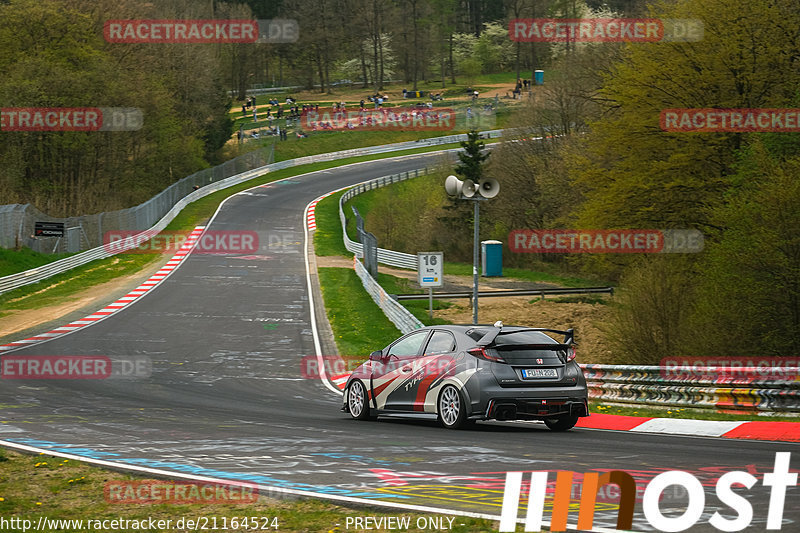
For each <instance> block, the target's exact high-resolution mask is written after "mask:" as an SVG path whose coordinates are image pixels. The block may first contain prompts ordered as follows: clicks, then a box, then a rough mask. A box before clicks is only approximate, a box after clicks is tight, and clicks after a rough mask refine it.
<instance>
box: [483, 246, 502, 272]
mask: <svg viewBox="0 0 800 533" xmlns="http://www.w3.org/2000/svg"><path fill="white" fill-rule="evenodd" d="M481 257H482V259H481V271H482V272H483V275H484V276H487V277H488V276H502V275H503V243H502V242H500V241H482V242H481Z"/></svg>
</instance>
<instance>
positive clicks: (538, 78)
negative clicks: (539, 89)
mask: <svg viewBox="0 0 800 533" xmlns="http://www.w3.org/2000/svg"><path fill="white" fill-rule="evenodd" d="M533 83H535V84H536V85H544V71H543V70H534V71H533Z"/></svg>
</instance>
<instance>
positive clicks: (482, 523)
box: [0, 448, 497, 533]
mask: <svg viewBox="0 0 800 533" xmlns="http://www.w3.org/2000/svg"><path fill="white" fill-rule="evenodd" d="M141 479H143V478H137V477H133V476H129V475H126V474H122V473H117V472H110V471H107V470H101V469H99V468H95V467H93V466H90V465H88V464H86V463H82V462H78V461H72V460H65V459H62V458H60V457H52V456H48V455H33V456H31V455H23V454H19V453H17V452H14V451H6V450H3V449H2V448H0V516H2V517H4V518H5V519H10V518H19V519H27V520H31V521H32V525H31V526H30V528H29V530H30V529H33V528H35V527H36V525H37V523H38V522H39V520H40V519H42V518H43V517H46V518H47V519H49V520H51V522H50V524H49V526H50V527H44V528H42V530H43V531H44V530H50V531H55V530H58V531H70V532H71V531H86V530H88V529H91V528H87V527H86V523H85V521H86V520H87V519H91V520H92V521H94V520H115V519H126V520H143V521H145V523H147V521H148V520H149V519H151V518H152V519H154V520H156V521H157V520H172V527H169V528H156V529H150V531H177V530H179V529H178V528H177V527H176V525H175V524H176V522H177V520H178V519H179V518H181V517H186V518H193V519H196V518H197V517H206V518H207V519H208V520H209V522H208V525H209V529H211V524H212V522H211V520H212V519H214V518H216V520H217V527H216V528H214V529H218V530H224V531H255V530H256V529H261V526H262V524H263V520H262V519H261V518H260V517H268V518H269V520H268V521H267V523H268V525H269V527H267V528H265V530H267V531H276V530H277V531H305V532H322V533H328V532H330V531H339V530H344V523H345V519H346V517H348V516H410V517H411V523H412V524H414V523H416V519H417V517H419V516H425V515H422V514H418V513H404V512H402V511H399V510H398V511H389V512H387V511H386V510H381V509H379V508H358V509H354V508H348V507H343V506H340V505H335V504H332V503H328V502H325V501H319V500H306V499H301V500H275V499H269V498H267V497H266V496H265V495H261V496H259V497H258V500H257V501H256V502H254V503H246V504H245V503H242V504H227V505H225V504H219V503H213V502H212V503H195V504H170V503H158V504H152V503H138V504H121V503H115V502H113V501H108V500H106V497H105V495H104V489H105V487H106V485H107V484H108V483H120V482H122V483H124V482H127V481H136V480H141ZM158 483H159V485H163V484H164V483H170V482H169V481H167V480H159V481H158ZM201 487H202V485H201ZM212 494H214V493H212ZM243 517H259V521H258V528H253V526H252V523H251V525H250V526H249V527H245V526H244V525H243ZM234 518H236V519H237V521H238V522H239V523H240V524H242V526H240V527H236V528H233V527H222V524H223V520H225V521H226V522H227V523H228V524H229V525H230V523H231V520H232V519H234ZM273 518H277V521H275V522H273ZM52 520H84V527H75V524H72V525H71V526H69V525H62V526H61V527H57V526H56V525H55V524H53V522H52ZM251 520H252V519H251ZM339 524H341V528H339V527H337V526H338V525H339ZM461 524H463V525H461ZM274 525H277V526H278V527H277V528H273V526H274ZM453 526H454V527H453V529H451V530H450V531H452V532H454V533H472V532H475V533H477V532H481V531H492V530H495V529H496V528H497V524H496V523H493V522H491V521H489V520H478V519H471V518H461V517H457V518H456V519H455V520H454V521H453ZM98 529H100V528H95V530H98ZM106 529H109V530H110V529H111V528H106ZM140 529H148V528H140ZM192 529H193V528H182V529H180V530H183V531H189V530H192ZM9 530H10V531H22V530H23V529H22V528H14V527H11V528H10V529H9ZM114 530H115V531H132V529H129V528H124V529H116V528H115V529H114ZM377 531H387V530H383V529H378V530H377ZM411 531H417V530H416V529H411Z"/></svg>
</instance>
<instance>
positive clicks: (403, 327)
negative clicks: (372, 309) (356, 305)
mask: <svg viewBox="0 0 800 533" xmlns="http://www.w3.org/2000/svg"><path fill="white" fill-rule="evenodd" d="M353 267H354V268H355V269H356V274H358V277H359V278H361V284H362V285H364V289H365V290H366V291H367V293H368V294H369V295H370V296H371V297H372V300H373V301H374V302H375V303H376V304H378V307H380V308H381V309H382V310H383V312H384V314H385V315H386V317H387V318H388V319H389V320H391V321H392V324H394V325H395V326H396V327H397V329H399V330H400V331H401V332H402V333H403V334H406V333H410V332H412V331H414V330H415V329H419V328H421V327H422V326H424V324H423V323H422V322H420V321H419V320H417V317H415V316H414V315H412V314H411V312H410V311H409V310H408V309H406V308H405V307H403V306H402V305H400V304H399V303H397V302H396V301H395V300H393V299H392V297H391V296H389V295H388V294H387V293H386V291H385V290H384V289H383V287H381V286H380V285H379V284H378V282H377V281H375V280H374V279H372V276H370V275H369V272H367V269H366V268H364V265H362V264H361V261H359V260H358V257H353Z"/></svg>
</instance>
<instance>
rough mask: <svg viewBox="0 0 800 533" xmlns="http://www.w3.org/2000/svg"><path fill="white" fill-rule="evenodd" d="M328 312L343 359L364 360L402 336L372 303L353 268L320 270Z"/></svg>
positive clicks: (320, 280) (320, 281) (321, 284)
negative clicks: (346, 357) (355, 356)
mask: <svg viewBox="0 0 800 533" xmlns="http://www.w3.org/2000/svg"><path fill="white" fill-rule="evenodd" d="M318 272H319V283H320V286H321V287H322V296H323V298H324V300H325V310H326V312H327V314H328V320H329V321H330V323H331V328H333V336H334V339H335V340H336V346H337V348H338V349H339V353H340V354H342V355H347V356H353V355H363V356H364V359H366V358H367V356H368V355H369V354H370V353H372V352H374V351H375V350H381V349H383V348H385V347H386V346H387V345H388V344H389V343H390V342H392V341H393V340H395V339H396V338H397V337H399V336H400V332H399V331H398V329H397V328H396V327H395V325H394V324H392V322H391V321H390V320H389V319H388V318H386V315H384V314H383V311H381V308H380V307H378V304H376V303H375V302H373V301H372V298H370V296H369V294H367V291H365V290H364V286H363V285H362V284H361V279H359V277H358V276H357V275H356V273H355V271H354V270H353V269H352V268H331V267H328V268H320V269H318Z"/></svg>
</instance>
